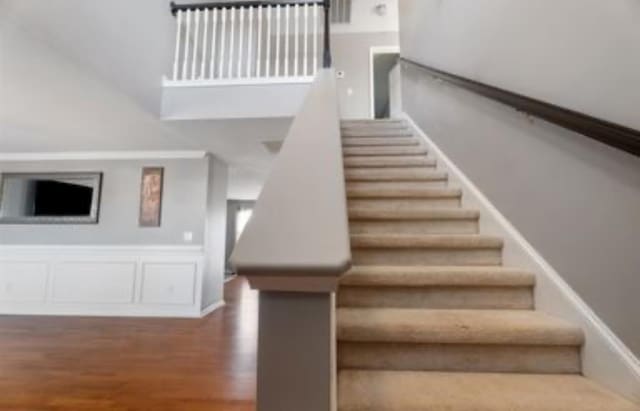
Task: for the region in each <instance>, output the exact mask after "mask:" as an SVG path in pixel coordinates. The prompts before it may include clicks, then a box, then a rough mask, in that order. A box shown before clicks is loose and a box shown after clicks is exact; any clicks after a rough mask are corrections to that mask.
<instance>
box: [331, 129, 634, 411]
mask: <svg viewBox="0 0 640 411" xmlns="http://www.w3.org/2000/svg"><path fill="white" fill-rule="evenodd" d="M342 134H343V154H344V164H345V178H346V186H347V197H348V203H349V220H350V230H351V248H352V256H353V262H354V267H353V269H352V270H351V271H350V272H349V273H347V274H346V275H345V276H344V278H343V279H342V281H341V285H340V289H339V292H338V296H337V301H338V309H337V338H338V368H339V371H338V404H339V411H365V410H366V411H418V410H420V411H423V410H424V411H445V410H446V411H485V410H486V411H493V410H495V411H543V410H544V411H596V410H597V411H623V410H624V411H631V410H633V411H640V407H638V406H637V405H634V404H632V403H631V402H629V401H627V400H625V399H623V398H621V397H620V396H618V395H616V394H615V393H613V392H611V391H608V390H606V389H604V388H603V387H601V386H599V385H598V384H596V383H594V382H592V381H589V380H588V379H586V378H584V377H583V376H581V375H580V372H581V364H580V350H581V347H582V344H583V343H584V335H583V333H582V330H580V328H578V327H576V326H575V325H573V324H570V323H567V322H566V321H564V320H561V319H559V318H554V317H552V316H549V315H546V314H544V313H541V312H537V311H535V301H534V297H533V288H534V286H535V276H534V275H533V274H532V273H529V272H526V271H525V270H521V269H519V268H518V267H505V266H503V265H502V247H503V240H502V239H501V238H498V237H493V236H487V235H483V234H482V233H480V232H479V224H478V221H479V219H480V218H481V215H480V213H479V212H478V211H477V210H468V209H463V208H462V207H461V197H462V191H461V190H460V189H459V188H456V187H452V186H450V185H449V177H448V175H447V174H446V173H445V172H443V171H441V170H439V169H437V159H435V158H433V157H431V156H430V155H429V153H428V150H427V148H426V147H425V146H424V145H423V144H421V141H420V140H418V139H417V138H415V137H414V136H413V135H412V132H411V130H410V129H409V128H408V127H407V125H406V124H405V123H404V122H403V121H402V120H385V121H371V120H354V121H345V122H343V124H342Z"/></svg>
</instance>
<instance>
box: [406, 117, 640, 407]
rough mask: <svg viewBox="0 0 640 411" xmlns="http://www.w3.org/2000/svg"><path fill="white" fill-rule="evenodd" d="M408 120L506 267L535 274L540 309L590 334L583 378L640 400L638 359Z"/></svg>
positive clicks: (407, 118) (537, 307)
mask: <svg viewBox="0 0 640 411" xmlns="http://www.w3.org/2000/svg"><path fill="white" fill-rule="evenodd" d="M403 116H404V118H405V119H406V120H407V122H408V123H409V125H410V126H411V127H412V128H413V129H414V131H415V132H416V134H417V135H418V136H420V137H421V138H422V139H423V140H424V142H425V143H426V145H427V147H428V148H429V150H430V153H432V154H433V155H434V156H435V157H436V158H437V160H438V167H439V168H442V169H444V170H446V171H448V173H449V176H450V179H451V181H452V182H454V183H456V182H457V183H458V184H459V185H460V188H462V190H463V193H464V195H463V205H465V206H468V207H475V208H477V209H479V210H480V211H481V215H482V218H481V230H482V231H483V232H486V233H487V234H495V235H500V236H502V237H503V238H504V240H505V249H504V254H505V256H504V258H505V264H511V265H516V264H517V266H518V267H520V268H525V269H529V270H531V271H532V272H534V273H535V274H536V280H537V285H536V291H535V298H536V309H537V310H540V311H544V312H546V313H548V314H552V315H555V316H558V317H560V318H563V319H566V320H568V321H570V322H572V323H574V324H576V325H579V326H580V327H582V329H583V330H584V332H585V336H586V344H585V346H584V347H583V350H582V362H583V374H584V375H585V376H587V377H589V378H591V379H593V380H595V381H597V382H599V383H601V384H603V385H605V386H607V387H608V388H610V389H611V390H613V391H616V392H618V393H620V394H621V395H623V396H625V397H627V398H629V399H630V400H632V401H635V402H640V361H639V360H638V358H637V357H635V356H634V354H633V353H632V352H631V351H630V350H629V349H628V348H627V347H626V345H625V344H624V343H623V342H622V341H620V339H619V338H618V337H616V335H615V334H614V333H613V332H612V331H611V329H610V328H609V327H608V326H607V325H606V324H605V323H604V322H603V321H602V320H601V319H600V318H599V317H598V316H597V315H596V314H595V313H594V312H593V310H592V309H591V308H590V307H589V306H588V305H587V304H586V303H585V301H584V300H583V299H582V298H581V297H580V296H579V295H578V294H577V293H576V292H575V291H574V290H573V289H572V288H571V286H570V285H569V284H568V283H567V282H566V281H565V280H564V279H563V278H562V277H561V276H560V274H559V273H558V272H557V271H556V270H555V269H554V268H553V267H552V266H551V265H550V264H549V263H548V262H547V261H546V260H545V259H544V258H543V257H542V255H540V253H538V252H537V251H536V250H535V249H534V248H533V246H532V245H531V244H530V243H529V242H528V241H527V240H526V239H525V238H524V237H523V236H522V234H521V233H520V232H519V231H518V230H517V229H516V228H515V227H514V226H513V225H512V224H511V223H510V222H509V221H508V220H507V219H506V218H505V217H504V215H502V213H500V211H499V210H498V209H497V208H496V207H495V206H493V204H492V203H491V202H490V201H489V199H487V198H486V197H485V195H484V194H483V193H482V192H481V191H480V190H479V189H478V187H477V186H476V185H475V184H474V183H473V182H471V180H469V179H468V178H467V177H466V175H465V174H464V173H463V172H462V171H461V170H460V169H459V168H458V167H457V166H456V165H455V164H454V163H453V162H452V161H451V159H449V158H448V157H447V155H446V154H444V153H443V152H442V150H440V148H439V147H438V146H437V145H436V144H435V143H434V142H433V141H432V140H431V139H430V138H429V137H428V136H427V135H426V134H425V133H424V132H423V131H422V129H421V128H420V127H418V125H417V124H416V123H415V122H414V121H413V119H412V118H411V117H410V116H409V115H408V114H406V113H403ZM630 315H633V313H630Z"/></svg>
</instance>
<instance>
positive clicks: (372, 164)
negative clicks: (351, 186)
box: [344, 156, 436, 170]
mask: <svg viewBox="0 0 640 411" xmlns="http://www.w3.org/2000/svg"><path fill="white" fill-rule="evenodd" d="M344 166H345V167H346V169H347V170H349V169H354V170H357V169H361V168H363V169H369V168H382V167H384V168H398V167H402V168H410V167H427V168H429V169H434V168H435V166H436V161H435V160H434V159H430V158H427V157H424V156H416V157H410V156H404V157H400V158H398V157H393V156H391V157H373V156H372V157H346V158H345V159H344Z"/></svg>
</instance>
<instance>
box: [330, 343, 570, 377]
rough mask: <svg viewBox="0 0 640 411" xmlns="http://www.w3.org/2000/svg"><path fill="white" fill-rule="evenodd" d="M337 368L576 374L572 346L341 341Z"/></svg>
mask: <svg viewBox="0 0 640 411" xmlns="http://www.w3.org/2000/svg"><path fill="white" fill-rule="evenodd" d="M338 367H339V368H341V369H368V370H394V371H448V372H498V373H503V372H508V373H536V374H577V373H579V372H580V369H581V368H580V367H581V362H580V351H579V349H578V347H573V346H508V345H506V346H505V345H456V344H401V343H400V344H384V343H357V342H356V343H353V342H339V343H338Z"/></svg>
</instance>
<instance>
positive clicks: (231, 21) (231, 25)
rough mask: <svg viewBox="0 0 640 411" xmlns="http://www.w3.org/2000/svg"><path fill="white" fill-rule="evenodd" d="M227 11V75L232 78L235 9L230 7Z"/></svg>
mask: <svg viewBox="0 0 640 411" xmlns="http://www.w3.org/2000/svg"><path fill="white" fill-rule="evenodd" d="M229 13H231V15H230V16H229V70H228V71H227V77H229V78H233V52H234V49H233V40H234V37H235V29H236V9H235V8H233V7H232V8H230V9H229Z"/></svg>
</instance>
